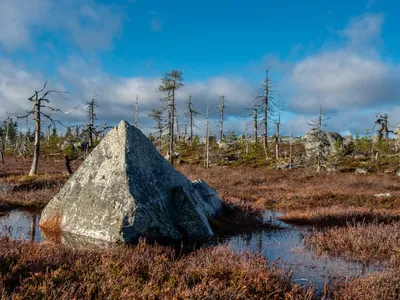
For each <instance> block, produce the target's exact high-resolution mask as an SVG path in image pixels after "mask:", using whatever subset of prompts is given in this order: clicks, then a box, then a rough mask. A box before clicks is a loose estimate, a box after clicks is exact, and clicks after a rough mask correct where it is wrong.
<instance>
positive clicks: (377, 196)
mask: <svg viewBox="0 0 400 300" xmlns="http://www.w3.org/2000/svg"><path fill="white" fill-rule="evenodd" d="M374 197H376V198H390V197H392V195H391V194H389V193H381V194H376V195H374Z"/></svg>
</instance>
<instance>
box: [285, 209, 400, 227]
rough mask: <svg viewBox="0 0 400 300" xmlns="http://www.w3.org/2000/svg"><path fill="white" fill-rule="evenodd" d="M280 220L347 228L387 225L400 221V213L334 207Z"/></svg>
mask: <svg viewBox="0 0 400 300" xmlns="http://www.w3.org/2000/svg"><path fill="white" fill-rule="evenodd" d="M279 219H280V220H281V221H284V222H287V223H290V224H296V225H313V226H346V225H348V224H355V223H358V222H362V223H364V224H365V223H372V222H375V223H386V224H387V223H392V222H395V221H400V211H394V210H383V209H379V210H373V209H367V208H362V207H349V208H342V207H337V206H333V207H329V208H325V207H323V208H315V209H313V210H305V211H298V210H294V211H289V212H286V213H285V215H283V216H281V217H279Z"/></svg>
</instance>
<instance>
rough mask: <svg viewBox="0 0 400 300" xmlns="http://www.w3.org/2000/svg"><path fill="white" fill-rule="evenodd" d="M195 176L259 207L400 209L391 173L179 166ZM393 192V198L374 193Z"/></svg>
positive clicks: (232, 198) (222, 193)
mask: <svg viewBox="0 0 400 300" xmlns="http://www.w3.org/2000/svg"><path fill="white" fill-rule="evenodd" d="M178 169H179V170H180V171H182V172H183V173H184V174H185V175H186V176H188V177H189V178H191V179H196V178H201V179H203V180H205V181H207V183H208V184H209V185H211V186H212V187H214V188H215V189H216V190H217V191H218V192H219V193H220V196H221V197H222V198H223V199H224V200H226V201H228V202H229V201H244V202H247V203H249V204H251V205H253V206H255V207H258V208H263V209H265V208H269V209H280V210H287V209H295V210H305V209H315V208H316V207H331V206H340V207H344V208H347V207H352V206H354V207H367V208H388V209H400V186H399V184H398V178H397V177H395V176H393V175H391V174H379V175H378V174H371V175H367V176H363V175H358V174H354V173H351V174H350V173H327V172H321V173H316V172H315V170H312V169H296V170H282V171H279V170H270V169H267V168H249V167H240V168H228V167H214V168H211V169H208V170H206V169H204V168H201V167H196V166H189V165H184V166H179V168H178ZM378 193H390V194H391V195H392V197H390V198H379V199H377V198H376V197H374V195H375V194H378Z"/></svg>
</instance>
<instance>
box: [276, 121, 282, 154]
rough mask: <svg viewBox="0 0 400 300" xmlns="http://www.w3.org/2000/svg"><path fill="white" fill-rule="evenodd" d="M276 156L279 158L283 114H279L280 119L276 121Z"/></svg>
mask: <svg viewBox="0 0 400 300" xmlns="http://www.w3.org/2000/svg"><path fill="white" fill-rule="evenodd" d="M275 125H276V131H275V158H276V159H279V139H280V126H281V115H280V114H279V116H278V120H277V121H276V122H275Z"/></svg>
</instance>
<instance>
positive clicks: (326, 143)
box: [304, 132, 343, 158]
mask: <svg viewBox="0 0 400 300" xmlns="http://www.w3.org/2000/svg"><path fill="white" fill-rule="evenodd" d="M338 141H340V142H343V138H342V136H341V135H340V134H338V133H336V132H323V138H322V141H321V145H323V147H324V150H325V151H324V152H326V153H335V152H336V151H337V150H336V143H337V142H338ZM319 145H320V144H319V142H318V141H317V139H316V137H315V135H313V134H312V132H307V133H306V134H305V135H304V146H305V150H306V155H307V158H312V157H313V156H314V153H315V149H316V148H317V147H318V146H319Z"/></svg>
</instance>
